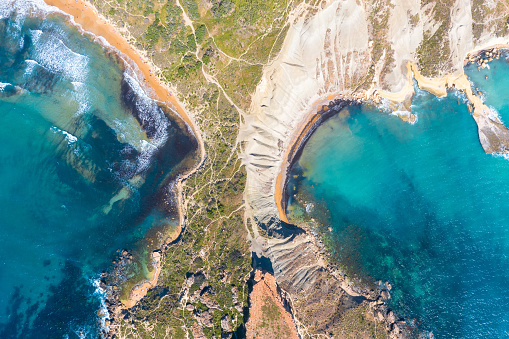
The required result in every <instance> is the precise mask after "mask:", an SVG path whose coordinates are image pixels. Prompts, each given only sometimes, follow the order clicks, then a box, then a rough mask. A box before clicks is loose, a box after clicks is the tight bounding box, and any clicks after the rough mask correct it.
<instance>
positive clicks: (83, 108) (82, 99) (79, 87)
mask: <svg viewBox="0 0 509 339" xmlns="http://www.w3.org/2000/svg"><path fill="white" fill-rule="evenodd" d="M72 85H73V87H74V92H73V94H72V95H73V97H74V99H75V100H76V101H77V102H78V104H79V108H78V111H77V112H76V113H75V114H74V116H79V115H82V114H83V113H86V112H87V111H88V110H89V109H90V108H91V106H90V98H89V92H88V89H87V86H86V85H85V84H84V83H82V82H77V81H73V82H72Z"/></svg>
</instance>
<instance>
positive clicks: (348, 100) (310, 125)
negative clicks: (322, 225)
mask: <svg viewBox="0 0 509 339" xmlns="http://www.w3.org/2000/svg"><path fill="white" fill-rule="evenodd" d="M359 103H360V101H359V99H357V98H353V97H343V96H335V95H329V96H327V98H326V99H324V100H320V101H317V102H315V103H314V104H313V105H312V107H311V109H310V110H309V111H308V113H307V114H306V117H305V118H304V120H303V121H302V123H301V124H300V125H299V126H298V127H297V130H296V132H295V134H294V137H293V139H292V140H291V142H290V144H289V146H288V148H287V150H286V152H285V155H284V157H283V164H282V165H281V170H280V171H279V174H278V176H277V178H276V185H275V186H276V187H275V191H274V199H275V203H276V207H277V209H278V212H279V219H281V221H283V222H285V223H290V221H289V220H288V216H287V214H286V208H287V202H288V196H287V194H286V186H287V182H288V171H289V170H290V169H291V167H292V165H293V164H294V162H295V161H297V160H298V158H299V156H300V154H301V152H302V150H303V148H304V146H305V145H306V142H307V141H308V139H309V137H310V136H311V135H312V134H313V132H314V131H315V130H316V129H317V128H318V127H319V126H320V125H321V124H322V123H323V122H324V121H326V120H327V119H328V118H330V117H332V116H333V115H335V114H337V113H338V112H339V111H340V110H341V109H343V108H345V107H347V106H350V105H355V104H359Z"/></svg>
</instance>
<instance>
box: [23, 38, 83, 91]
mask: <svg viewBox="0 0 509 339" xmlns="http://www.w3.org/2000/svg"><path fill="white" fill-rule="evenodd" d="M30 33H31V36H32V41H33V46H34V47H33V51H34V59H35V60H36V61H37V62H38V63H39V64H40V65H41V66H44V67H45V68H47V69H48V70H50V71H51V72H54V73H59V74H62V75H63V76H65V77H66V78H68V79H69V80H71V81H79V82H85V81H86V80H87V75H88V62H89V58H88V56H86V55H81V54H78V53H76V52H74V51H72V50H71V49H70V48H69V47H67V46H66V45H65V43H64V42H63V41H62V40H60V39H58V38H57V37H55V36H54V35H50V34H46V33H44V32H42V31H40V30H34V31H31V32H30Z"/></svg>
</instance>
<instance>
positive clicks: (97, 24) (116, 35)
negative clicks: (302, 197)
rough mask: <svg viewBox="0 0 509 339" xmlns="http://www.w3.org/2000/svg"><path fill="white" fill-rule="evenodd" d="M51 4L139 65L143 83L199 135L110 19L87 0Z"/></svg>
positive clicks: (55, 0)
mask: <svg viewBox="0 0 509 339" xmlns="http://www.w3.org/2000/svg"><path fill="white" fill-rule="evenodd" d="M44 1H45V2H46V3H47V4H48V5H51V6H55V7H57V8H58V9H60V10H61V11H63V12H65V13H67V14H70V15H72V16H73V17H74V21H75V22H76V23H77V24H79V25H81V26H82V27H83V29H84V30H85V32H90V33H92V34H94V35H96V36H98V37H103V38H104V39H105V40H106V41H107V42H108V43H109V44H110V45H112V46H113V47H114V48H116V49H117V50H118V51H120V52H122V53H123V54H125V55H126V56H127V57H128V58H129V59H130V60H131V61H133V62H134V63H135V64H136V66H137V67H138V68H139V70H140V71H141V73H142V74H143V76H144V77H145V79H142V81H143V82H144V83H143V84H142V85H145V86H148V87H150V88H152V89H153V90H154V91H155V93H156V95H157V98H153V99H156V100H160V101H162V102H164V103H165V104H166V105H167V106H168V107H171V108H173V109H175V110H176V113H177V114H178V115H179V116H180V117H182V119H184V121H185V122H186V123H187V124H188V125H189V126H191V128H192V129H193V132H194V133H195V134H198V133H197V132H198V130H197V128H196V126H195V124H194V122H193V121H192V120H191V119H190V118H189V116H188V115H187V113H186V112H185V111H184V109H183V108H182V106H181V105H180V103H179V102H178V100H177V98H176V97H175V96H174V95H173V94H172V93H171V92H170V90H169V89H168V88H166V87H165V86H164V85H163V84H161V83H160V82H159V79H158V78H157V76H156V75H155V72H154V71H153V70H152V68H154V67H153V66H151V64H150V62H149V61H148V60H146V59H145V58H144V57H143V56H142V55H141V53H139V52H138V51H137V50H136V49H135V48H134V47H133V46H131V45H130V44H129V43H128V42H127V40H126V39H125V38H124V37H123V36H122V35H121V34H120V32H119V30H118V28H116V27H115V26H114V25H112V24H111V23H109V22H108V21H107V19H105V18H104V17H102V16H101V15H100V14H99V13H98V12H97V10H96V9H95V7H94V6H93V5H92V4H90V3H89V2H87V1H83V0H44Z"/></svg>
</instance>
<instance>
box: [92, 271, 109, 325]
mask: <svg viewBox="0 0 509 339" xmlns="http://www.w3.org/2000/svg"><path fill="white" fill-rule="evenodd" d="M90 282H91V283H92V286H94V287H95V291H94V295H95V296H97V297H98V298H99V301H100V303H101V307H100V308H99V312H98V314H100V316H99V321H100V324H101V326H100V327H101V330H104V331H105V332H106V333H108V332H109V331H110V328H109V327H107V326H106V323H105V322H106V320H109V319H110V313H109V312H108V308H107V307H106V294H107V292H108V291H106V290H104V289H102V288H101V280H100V278H96V279H91V280H90Z"/></svg>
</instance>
